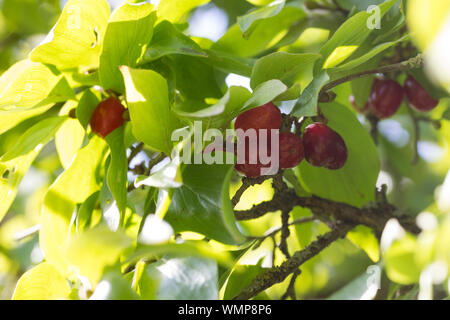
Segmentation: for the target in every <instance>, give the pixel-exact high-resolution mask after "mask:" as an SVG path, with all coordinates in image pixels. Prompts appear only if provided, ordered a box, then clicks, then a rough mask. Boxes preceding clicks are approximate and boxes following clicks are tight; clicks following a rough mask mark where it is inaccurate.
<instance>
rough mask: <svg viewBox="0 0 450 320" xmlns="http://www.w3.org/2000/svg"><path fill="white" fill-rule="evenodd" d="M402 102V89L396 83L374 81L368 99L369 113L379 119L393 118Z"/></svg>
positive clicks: (392, 81)
mask: <svg viewBox="0 0 450 320" xmlns="http://www.w3.org/2000/svg"><path fill="white" fill-rule="evenodd" d="M402 101H403V88H402V86H400V85H399V84H398V83H397V82H396V81H394V80H391V79H387V80H379V79H375V81H374V83H373V86H372V92H371V94H370V97H369V108H370V111H371V112H372V113H373V114H374V115H375V116H377V117H378V118H380V119H384V118H389V117H391V116H393V115H394V114H395V113H396V112H397V110H398V109H399V108H400V105H401V104H402Z"/></svg>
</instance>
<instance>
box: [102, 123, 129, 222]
mask: <svg viewBox="0 0 450 320" xmlns="http://www.w3.org/2000/svg"><path fill="white" fill-rule="evenodd" d="M124 130H125V127H124V126H121V127H120V128H117V129H116V130H114V131H113V132H111V133H110V134H109V135H108V136H107V137H106V139H105V140H106V142H107V143H108V145H109V148H110V150H111V161H110V163H109V167H108V173H107V178H106V179H107V183H108V187H109V190H111V193H112V195H113V196H114V200H116V204H117V208H119V211H120V213H121V215H122V216H123V215H124V214H125V208H126V206H127V184H128V181H127V173H128V162H127V152H126V147H125V142H124Z"/></svg>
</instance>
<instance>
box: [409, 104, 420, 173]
mask: <svg viewBox="0 0 450 320" xmlns="http://www.w3.org/2000/svg"><path fill="white" fill-rule="evenodd" d="M406 105H407V107H406V109H407V110H408V113H409V115H410V117H411V121H412V122H413V126H414V141H413V143H414V155H413V159H412V160H411V164H412V165H415V164H417V162H419V150H418V144H419V140H420V124H419V122H420V120H419V119H418V118H417V117H416V115H415V113H414V110H413V109H412V108H411V106H410V105H409V103H407V104H406Z"/></svg>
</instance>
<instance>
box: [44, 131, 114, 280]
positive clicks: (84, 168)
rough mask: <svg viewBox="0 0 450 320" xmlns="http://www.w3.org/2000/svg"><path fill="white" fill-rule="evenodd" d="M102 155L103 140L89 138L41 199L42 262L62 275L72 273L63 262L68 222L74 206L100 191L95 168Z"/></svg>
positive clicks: (104, 148) (104, 145)
mask: <svg viewBox="0 0 450 320" xmlns="http://www.w3.org/2000/svg"><path fill="white" fill-rule="evenodd" d="M105 152H106V143H105V142H104V140H103V139H101V138H99V137H96V136H95V137H93V138H92V139H91V141H90V142H89V144H88V145H87V146H86V147H84V148H83V149H81V150H80V151H79V152H78V154H77V156H76V157H75V159H74V161H73V162H72V164H71V165H70V166H69V168H67V170H66V171H64V172H63V173H62V174H61V175H60V176H59V177H58V179H57V180H56V181H55V182H54V184H53V185H52V186H51V187H50V189H49V190H48V192H47V195H46V196H45V199H44V204H43V208H42V215H41V231H40V233H39V236H40V238H39V241H40V245H41V248H42V250H43V251H44V253H45V258H46V260H47V261H49V262H51V263H52V264H53V265H55V266H56V267H57V268H58V270H60V272H61V273H63V274H64V275H68V274H70V271H73V270H70V269H69V266H70V264H69V262H68V261H67V258H66V253H67V252H66V243H67V241H68V240H69V239H70V231H71V230H70V222H71V219H72V215H73V212H74V208H75V204H77V203H83V202H84V201H85V200H86V199H87V198H88V197H89V196H90V195H91V194H93V193H94V192H96V191H98V190H99V189H100V183H101V181H100V177H99V167H100V166H101V165H102V163H103V160H104V157H105ZM79 186H83V187H82V188H80V187H79ZM72 231H73V230H72Z"/></svg>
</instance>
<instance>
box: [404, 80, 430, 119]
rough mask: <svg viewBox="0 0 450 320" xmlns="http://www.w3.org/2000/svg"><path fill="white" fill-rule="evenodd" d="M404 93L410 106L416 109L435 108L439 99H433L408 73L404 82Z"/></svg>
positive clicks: (423, 110)
mask: <svg viewBox="0 0 450 320" xmlns="http://www.w3.org/2000/svg"><path fill="white" fill-rule="evenodd" d="M404 89H405V94H406V97H407V98H408V101H409V103H410V104H411V106H413V107H414V109H416V110H417V111H421V112H427V111H430V110H433V109H434V108H436V106H437V105H438V104H439V100H436V99H433V98H432V97H431V96H430V94H429V93H428V91H427V90H426V89H425V88H424V87H422V85H421V84H420V83H419V82H418V81H417V80H416V79H414V77H413V76H411V75H409V76H408V77H407V78H406V80H405V84H404Z"/></svg>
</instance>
